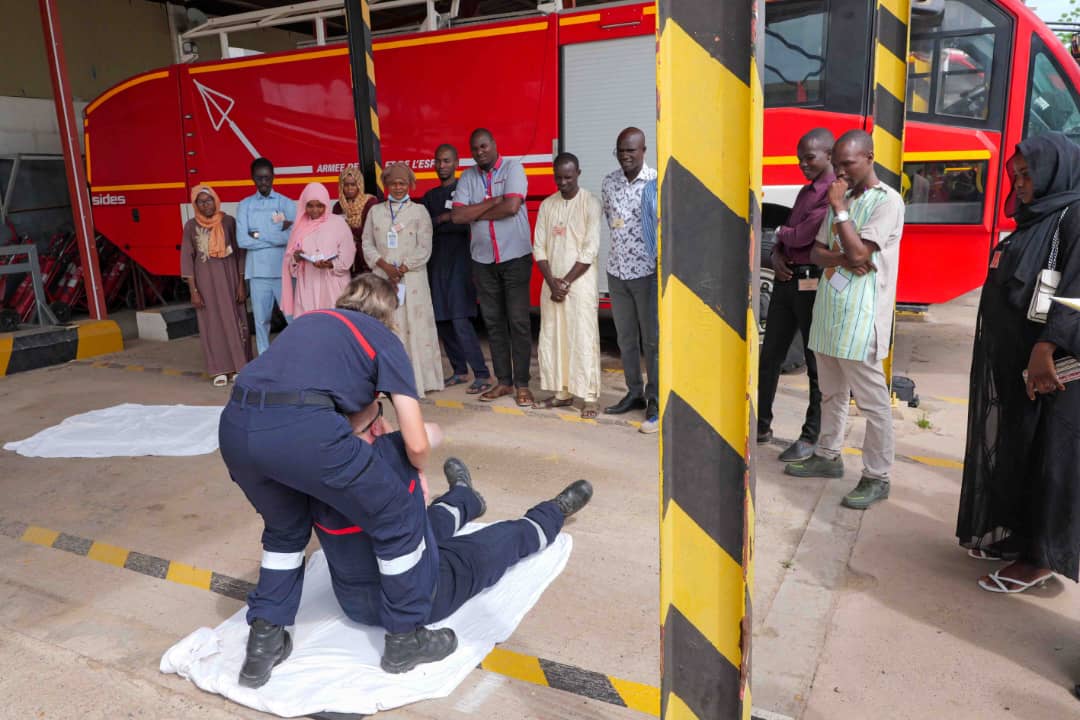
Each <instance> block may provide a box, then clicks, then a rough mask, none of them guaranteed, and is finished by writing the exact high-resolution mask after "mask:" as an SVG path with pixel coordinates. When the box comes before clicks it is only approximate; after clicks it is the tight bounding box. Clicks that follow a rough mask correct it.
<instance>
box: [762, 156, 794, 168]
mask: <svg viewBox="0 0 1080 720" xmlns="http://www.w3.org/2000/svg"><path fill="white" fill-rule="evenodd" d="M761 164H762V165H765V166H770V165H798V164H799V156H798V155H766V156H765V157H763V158H762V159H761Z"/></svg>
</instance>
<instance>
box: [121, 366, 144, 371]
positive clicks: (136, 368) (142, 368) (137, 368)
mask: <svg viewBox="0 0 1080 720" xmlns="http://www.w3.org/2000/svg"><path fill="white" fill-rule="evenodd" d="M124 369H125V370H127V371H128V372H142V371H143V370H145V369H146V368H145V367H143V366H142V365H125V366H124Z"/></svg>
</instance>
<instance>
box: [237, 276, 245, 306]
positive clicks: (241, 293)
mask: <svg viewBox="0 0 1080 720" xmlns="http://www.w3.org/2000/svg"><path fill="white" fill-rule="evenodd" d="M246 302H247V288H246V287H244V281H243V280H241V281H240V284H239V285H237V286H236V304H237V305H243V304H244V303H246Z"/></svg>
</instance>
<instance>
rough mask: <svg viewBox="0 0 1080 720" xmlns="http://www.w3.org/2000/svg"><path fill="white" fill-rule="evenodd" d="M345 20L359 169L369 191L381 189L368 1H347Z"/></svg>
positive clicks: (373, 63)
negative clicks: (375, 188)
mask: <svg viewBox="0 0 1080 720" xmlns="http://www.w3.org/2000/svg"><path fill="white" fill-rule="evenodd" d="M345 21H346V25H347V28H348V37H349V66H350V68H351V70H352V85H353V102H354V104H355V113H356V135H357V142H358V145H359V157H360V168H361V169H362V170H363V172H364V183H365V185H366V186H367V187H368V188H374V187H378V188H379V189H380V190H381V189H382V148H381V145H380V141H379V105H378V103H377V102H376V99H375V60H374V59H373V57H372V54H371V11H370V9H369V8H368V2H367V0H347V1H346V3H345Z"/></svg>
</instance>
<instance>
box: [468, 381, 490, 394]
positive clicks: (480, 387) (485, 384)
mask: <svg viewBox="0 0 1080 720" xmlns="http://www.w3.org/2000/svg"><path fill="white" fill-rule="evenodd" d="M491 387H492V385H491V383H490V382H489V381H488V380H487V379H486V378H477V379H475V380H473V384H472V385H470V386H469V387H468V388H467V389H466V390H465V394H466V395H479V394H480V393H486V392H487V391H488V390H490V389H491Z"/></svg>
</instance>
